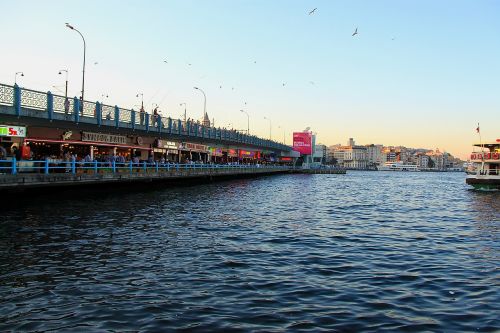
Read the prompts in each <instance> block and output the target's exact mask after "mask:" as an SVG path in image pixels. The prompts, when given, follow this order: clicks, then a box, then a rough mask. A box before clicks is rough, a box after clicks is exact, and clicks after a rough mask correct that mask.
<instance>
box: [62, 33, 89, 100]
mask: <svg viewBox="0 0 500 333" xmlns="http://www.w3.org/2000/svg"><path fill="white" fill-rule="evenodd" d="M66 26H67V27H68V28H70V29H71V30H75V31H76V32H78V34H79V35H80V36H81V37H82V39H83V71H82V73H83V76H82V103H83V101H84V96H83V95H84V92H85V50H86V48H87V47H86V45H85V38H83V35H82V33H81V32H80V31H78V30H77V29H75V27H73V26H72V25H71V24H69V23H66ZM82 107H83V105H82Z"/></svg>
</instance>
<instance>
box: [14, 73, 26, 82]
mask: <svg viewBox="0 0 500 333" xmlns="http://www.w3.org/2000/svg"><path fill="white" fill-rule="evenodd" d="M18 74H21V76H24V73H23V72H16V75H14V85H16V84H17V75H18Z"/></svg>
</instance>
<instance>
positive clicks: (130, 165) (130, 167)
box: [128, 160, 133, 173]
mask: <svg viewBox="0 0 500 333" xmlns="http://www.w3.org/2000/svg"><path fill="white" fill-rule="evenodd" d="M132 164H133V163H132V160H130V164H129V165H128V166H129V170H130V173H132Z"/></svg>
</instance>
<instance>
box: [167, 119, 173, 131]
mask: <svg viewBox="0 0 500 333" xmlns="http://www.w3.org/2000/svg"><path fill="white" fill-rule="evenodd" d="M168 133H169V134H172V118H170V117H168Z"/></svg>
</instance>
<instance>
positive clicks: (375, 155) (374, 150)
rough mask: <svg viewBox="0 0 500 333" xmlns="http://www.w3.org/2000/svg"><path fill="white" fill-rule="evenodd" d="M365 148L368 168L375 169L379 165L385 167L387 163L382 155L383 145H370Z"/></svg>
mask: <svg viewBox="0 0 500 333" xmlns="http://www.w3.org/2000/svg"><path fill="white" fill-rule="evenodd" d="M365 147H366V159H367V165H368V168H375V167H377V166H379V165H383V164H384V163H385V162H386V161H385V160H384V158H383V154H382V149H383V146H382V145H375V144H370V145H366V146H365Z"/></svg>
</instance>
